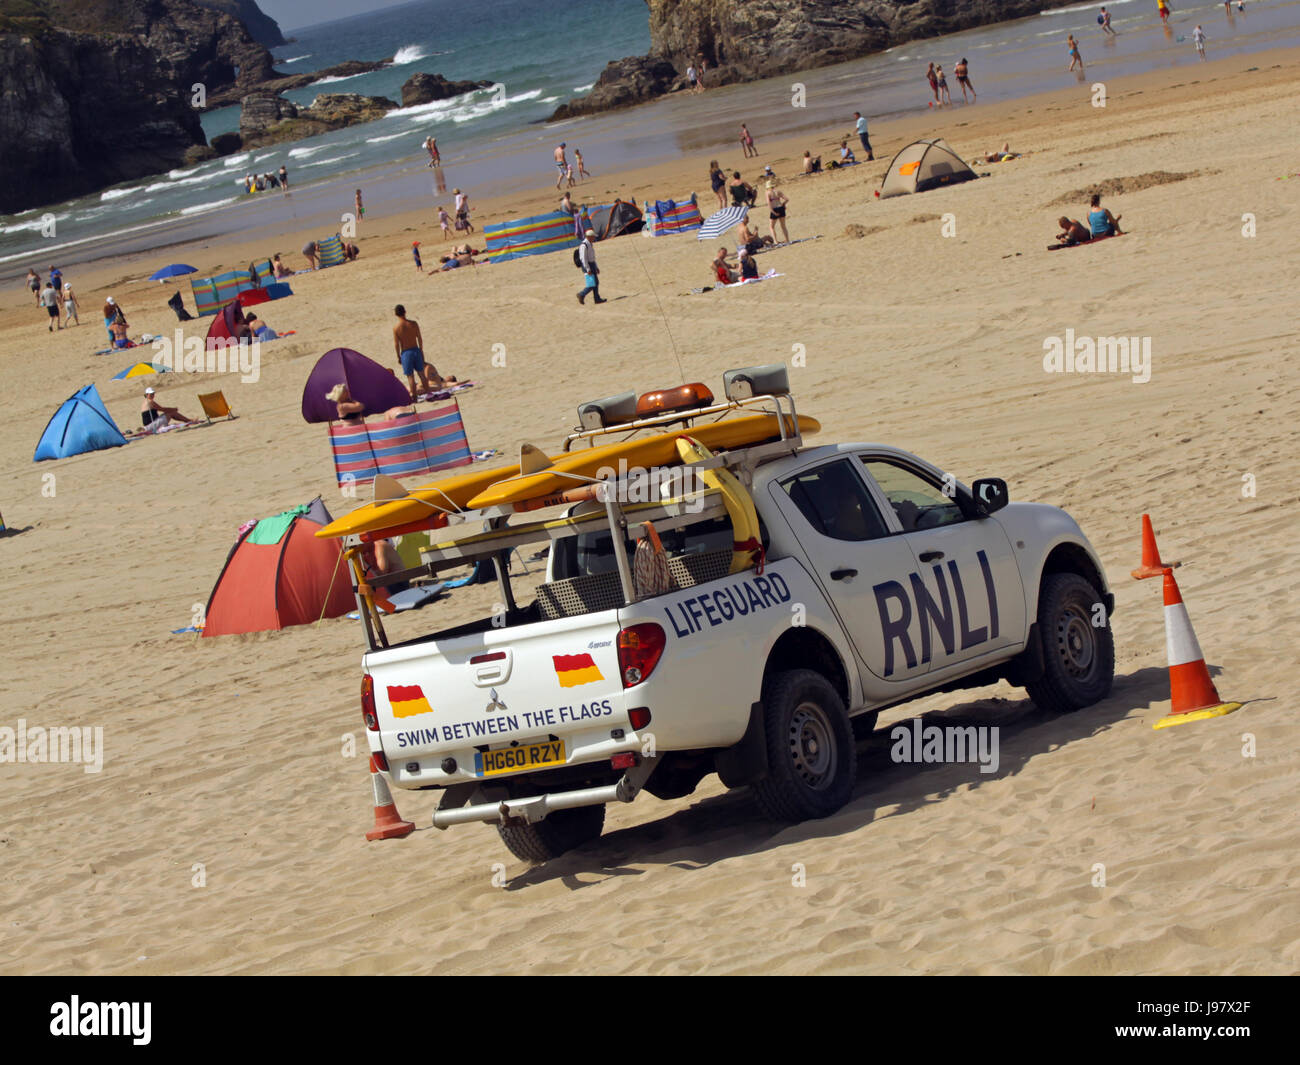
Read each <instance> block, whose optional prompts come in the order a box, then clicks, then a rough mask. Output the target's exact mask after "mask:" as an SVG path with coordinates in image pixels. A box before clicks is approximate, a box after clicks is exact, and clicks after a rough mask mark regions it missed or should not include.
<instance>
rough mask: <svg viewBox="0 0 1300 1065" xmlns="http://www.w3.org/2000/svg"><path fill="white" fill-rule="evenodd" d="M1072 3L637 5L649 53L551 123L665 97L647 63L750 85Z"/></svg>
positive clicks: (668, 0)
mask: <svg viewBox="0 0 1300 1065" xmlns="http://www.w3.org/2000/svg"><path fill="white" fill-rule="evenodd" d="M1072 2H1076V0H912V2H903V0H646V5H647V6H648V7H649V10H650V55H649V56H647V57H645V58H644V60H641V61H638V60H635V59H631V60H627V59H625V60H621V61H620V62H619V63H611V64H610V66H609V67H608V68H606V71H605V74H602V76H601V83H598V84H597V86H596V88H595V89H593V90H592V92H591V94H590V96H587V97H582V98H580V99H578V100H571V101H569V103H568V104H564V105H562V106H561V107H560V108H559V109H558V110H557V111H556V113H555V115H553V116H552V117H554V118H566V117H571V116H572V115H574V114H582V113H587V112H590V111H598V110H606V109H608V108H610V107H626V106H630V105H631V104H635V103H641V102H643V101H644V100H648V99H653V97H654V96H656V95H660V94H662V92H664V91H667V89H666V88H665V84H666V83H667V82H668V81H669V79H666V78H665V77H663V76H658V77H653V78H648V77H646V71H645V66H644V63H645V61H647V60H659V61H662V62H667V63H670V64H672V66H673V68H674V69H675V71H676V72H677V74H678V75H681V74H683V73H684V72H685V70H686V68H687V66H690V65H691V64H694V65H696V66H699V60H700V59H701V58H702V59H704V60H705V62H706V63H707V64H708V68H709V82H710V83H711V84H724V83H727V82H733V81H752V80H754V79H756V78H765V77H770V76H772V75H775V74H787V73H790V72H791V71H795V70H807V69H809V68H811V67H818V66H826V65H827V64H830V63H838V62H843V61H844V60H848V59H857V58H858V57H860V56H864V55H869V54H870V53H872V52H879V51H883V50H884V49H886V48H889V47H892V46H893V45H895V44H899V43H901V42H904V41H910V40H916V39H918V38H923V37H935V36H938V35H939V34H942V33H952V32H954V31H956V30H962V29H967V28H969V27H971V26H980V25H984V24H987V23H991V22H1002V21H1004V20H1007V19H1014V18H1022V17H1024V16H1026V15H1033V14H1036V13H1037V12H1039V11H1041V10H1043V9H1044V8H1051V7H1062V6H1064V5H1066V4H1069V3H1072ZM638 62H639V65H638ZM619 67H622V68H624V70H625V72H626V75H627V76H626V77H621V76H620V71H619V70H618V69H616V68H619ZM671 85H673V86H675V85H680V80H676V81H672V82H671ZM669 87H671V86H669Z"/></svg>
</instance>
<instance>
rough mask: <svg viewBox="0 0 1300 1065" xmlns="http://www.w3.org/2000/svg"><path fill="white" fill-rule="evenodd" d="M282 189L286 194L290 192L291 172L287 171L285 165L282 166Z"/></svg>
mask: <svg viewBox="0 0 1300 1065" xmlns="http://www.w3.org/2000/svg"><path fill="white" fill-rule="evenodd" d="M280 188H282V189H284V191H285V192H288V191H289V171H288V170H286V169H285V167H284V164H283V163H281V164H280Z"/></svg>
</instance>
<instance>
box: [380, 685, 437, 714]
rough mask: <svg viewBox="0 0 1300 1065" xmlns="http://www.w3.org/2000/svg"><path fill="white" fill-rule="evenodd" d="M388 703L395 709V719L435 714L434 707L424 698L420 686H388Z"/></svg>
mask: <svg viewBox="0 0 1300 1065" xmlns="http://www.w3.org/2000/svg"><path fill="white" fill-rule="evenodd" d="M388 702H389V705H391V706H392V708H393V717H414V716H415V715H416V714H431V713H433V707H431V706H430V705H429V700H428V699H426V698H425V697H424V691H423V690H422V689H421V688H420V686H419V685H418V684H390V685H388Z"/></svg>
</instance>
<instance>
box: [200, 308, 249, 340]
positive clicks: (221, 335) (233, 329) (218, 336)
mask: <svg viewBox="0 0 1300 1065" xmlns="http://www.w3.org/2000/svg"><path fill="white" fill-rule="evenodd" d="M243 324H244V312H243V310H242V309H241V308H240V306H239V302H238V301H237V300H236V301H235V302H233V303H228V304H226V305H225V306H224V307H222V308H221V313H220V314H218V315H217V316H216V317H215V318H214V319H212V324H211V325H210V326H208V339H207V343H206V344H205V345H204V346H205V347H206V348H209V349H211V348H213V347H219V346H221V345H222V344H225V343H228V342H230V341H232V340H234V339H235V337H236V335H237V328H238V327H239V326H241V325H243Z"/></svg>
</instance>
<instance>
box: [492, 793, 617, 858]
mask: <svg viewBox="0 0 1300 1065" xmlns="http://www.w3.org/2000/svg"><path fill="white" fill-rule="evenodd" d="M604 827H605V806H604V804H603V803H602V804H600V805H598V806H578V807H575V808H574V809H572V810H556V811H555V812H554V813H553V814H551V815H550V816H549V817H547V818H545V819H544V820H541V821H537V822H536V823H534V824H531V825H530V824H523V823H521V824H517V825H497V833H498V834H499V835H500V836H501V842H502V843H504V844H505V845H506V847H507V849H508V850H509V851H510V853H511V854H513V855H514V856H515V857H516V858H519V859H520V860H522V861H525V862H534V863H541V862H546V861H550V860H551V859H552V858H558V857H559V856H560V855H561V854H563V853H564V852H565V851H571V850H573V848H574V847H580V846H582V845H583V844H584V843H587V842H589V841H591V840H593V839H597V838H598V837H599V836H600V833H601V831H602V830H603V829H604Z"/></svg>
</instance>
